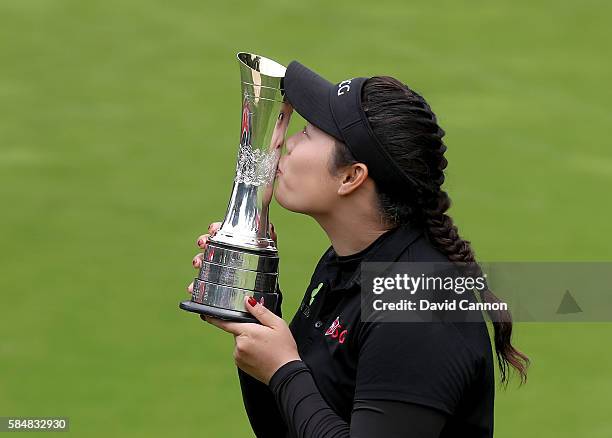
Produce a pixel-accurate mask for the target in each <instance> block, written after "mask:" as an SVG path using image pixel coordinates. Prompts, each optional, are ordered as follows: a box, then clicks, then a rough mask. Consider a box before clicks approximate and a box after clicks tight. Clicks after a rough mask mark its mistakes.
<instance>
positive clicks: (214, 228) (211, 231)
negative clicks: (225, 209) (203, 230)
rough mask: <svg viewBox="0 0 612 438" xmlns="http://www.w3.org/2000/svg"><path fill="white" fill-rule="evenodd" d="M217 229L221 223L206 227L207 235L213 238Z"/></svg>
mask: <svg viewBox="0 0 612 438" xmlns="http://www.w3.org/2000/svg"><path fill="white" fill-rule="evenodd" d="M219 228H221V222H213V223H211V224H210V225H209V226H208V233H209V234H212V235H213V236H214V235H215V233H216V232H217V231H219Z"/></svg>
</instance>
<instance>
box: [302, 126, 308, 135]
mask: <svg viewBox="0 0 612 438" xmlns="http://www.w3.org/2000/svg"><path fill="white" fill-rule="evenodd" d="M302 133H303V134H305V135H308V133H307V132H306V125H304V129H302Z"/></svg>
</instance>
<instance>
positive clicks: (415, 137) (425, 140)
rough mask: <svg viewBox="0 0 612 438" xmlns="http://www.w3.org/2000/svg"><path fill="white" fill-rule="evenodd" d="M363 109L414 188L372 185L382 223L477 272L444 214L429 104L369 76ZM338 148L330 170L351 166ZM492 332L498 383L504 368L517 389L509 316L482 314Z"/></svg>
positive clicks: (518, 361)
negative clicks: (410, 226)
mask: <svg viewBox="0 0 612 438" xmlns="http://www.w3.org/2000/svg"><path fill="white" fill-rule="evenodd" d="M362 102H363V109H364V111H365V113H366V115H367V118H368V121H369V123H370V126H371V127H372V130H373V131H374V134H375V135H376V137H377V138H378V140H379V141H380V143H381V144H382V146H383V147H384V148H385V149H386V150H387V152H388V153H389V154H390V155H391V157H392V158H393V159H394V160H395V161H396V162H397V163H398V164H399V166H400V167H401V168H402V170H404V172H406V173H407V174H409V175H410V176H412V177H413V178H414V180H415V181H416V182H417V183H418V186H416V187H407V189H406V190H407V193H406V196H402V197H398V196H397V195H391V194H389V193H385V192H384V191H383V190H381V189H380V188H379V187H378V186H377V187H376V190H377V193H378V200H379V204H380V211H381V214H382V217H383V219H384V221H385V222H386V223H388V224H389V225H391V226H396V225H399V224H403V223H417V224H419V225H421V226H422V227H423V228H424V229H425V230H426V232H427V235H428V237H429V239H430V240H431V242H432V243H433V244H434V245H435V246H436V247H437V248H438V249H439V250H440V251H441V252H442V253H444V254H445V255H446V256H447V257H448V259H449V260H450V261H451V262H457V263H468V264H470V265H471V266H475V267H476V269H477V271H478V273H479V274H480V275H482V271H481V269H480V267H479V265H478V263H477V262H476V258H475V256H474V251H473V250H472V248H471V246H470V242H469V241H468V240H463V239H462V238H461V237H460V236H459V232H458V230H457V226H456V225H455V224H454V223H453V219H452V218H451V217H450V216H449V215H448V214H446V211H447V210H448V209H449V208H450V205H451V200H450V198H449V196H448V194H447V193H446V192H445V191H444V190H442V189H441V186H442V184H443V183H444V169H445V168H446V166H447V164H448V162H447V160H446V158H445V157H444V152H446V146H445V145H444V143H443V142H442V137H444V135H445V132H444V130H443V129H442V128H441V127H440V126H439V125H438V122H437V118H436V115H435V114H434V113H433V111H432V110H431V108H430V106H429V104H428V103H427V102H426V101H425V99H424V98H423V97H422V96H421V95H419V94H418V93H417V92H415V91H413V90H411V89H410V88H409V87H408V86H407V85H405V84H403V83H401V82H400V81H398V80H397V79H395V78H392V77H389V76H375V77H372V78H370V79H368V81H366V83H365V84H364V86H363V90H362ZM356 162H357V161H356V160H355V158H354V156H353V155H352V153H351V152H350V150H349V149H348V148H347V147H346V145H344V144H343V143H339V142H336V148H335V153H334V155H333V157H332V162H331V167H332V169H333V170H334V171H337V170H338V169H340V168H343V167H345V166H348V165H351V164H353V163H356ZM481 299H482V300H483V301H485V302H489V303H492V302H499V299H498V298H497V297H496V296H495V295H494V294H493V293H492V292H491V291H490V290H489V289H488V287H487V288H486V289H485V290H484V291H482V292H481ZM488 313H489V315H490V317H491V320H492V321H493V328H494V333H495V334H494V341H495V352H496V355H497V359H498V364H499V369H500V377H501V382H502V384H503V385H504V386H505V385H507V383H508V380H509V377H510V376H509V370H510V369H509V367H513V368H514V369H515V370H516V371H517V372H518V373H519V376H520V382H521V384H522V383H524V382H526V380H527V368H528V366H529V358H528V357H527V356H526V355H525V354H523V353H522V352H520V351H519V350H517V349H516V348H515V347H514V346H513V345H512V343H511V337H512V316H511V314H510V312H509V311H507V310H490V311H488Z"/></svg>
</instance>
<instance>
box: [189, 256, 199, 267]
mask: <svg viewBox="0 0 612 438" xmlns="http://www.w3.org/2000/svg"><path fill="white" fill-rule="evenodd" d="M199 260H200V259H199V258H198V257H195V258H194V259H193V260H192V261H191V263H192V264H193V267H194V268H197V267H198V265H199V263H198V261H199Z"/></svg>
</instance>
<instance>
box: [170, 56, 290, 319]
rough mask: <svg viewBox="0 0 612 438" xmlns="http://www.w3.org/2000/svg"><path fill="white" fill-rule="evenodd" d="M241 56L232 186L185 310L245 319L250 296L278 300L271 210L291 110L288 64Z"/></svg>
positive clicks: (269, 303) (273, 303) (272, 304)
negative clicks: (284, 84)
mask: <svg viewBox="0 0 612 438" xmlns="http://www.w3.org/2000/svg"><path fill="white" fill-rule="evenodd" d="M237 56H238V63H239V66H240V77H241V90H242V102H241V105H242V111H241V123H240V141H239V146H238V157H237V159H236V173H235V177H234V184H233V187H232V193H231V196H230V199H229V203H228V206H227V211H226V214H225V218H224V220H223V222H222V224H221V227H220V228H219V230H218V231H217V232H216V233H215V235H214V236H212V237H210V238H209V239H208V244H207V246H206V250H205V251H204V256H203V262H202V267H201V268H200V271H199V273H198V277H197V278H196V279H195V281H194V287H193V293H192V298H191V302H184V303H181V308H182V309H184V310H187V311H190V312H197V313H204V314H211V315H213V316H219V315H221V317H224V318H228V319H235V320H243V321H244V320H247V319H248V318H252V316H251V315H250V313H248V311H247V310H246V309H245V307H244V299H245V297H246V296H253V297H255V298H256V299H257V300H258V301H259V302H261V303H263V304H264V305H265V306H266V307H268V308H270V309H272V310H276V305H277V303H278V298H279V295H278V293H277V291H278V262H279V259H278V250H277V249H276V245H275V243H274V241H273V240H272V239H271V237H270V233H269V225H268V223H269V220H268V213H269V206H270V202H271V201H272V194H273V190H274V179H275V177H276V169H277V166H278V160H279V158H280V153H281V147H282V145H283V143H284V141H285V134H286V132H287V127H288V126H289V120H290V118H291V112H292V109H291V106H290V105H289V104H288V103H285V102H283V90H281V80H282V78H283V76H284V75H285V67H283V66H282V65H280V64H278V63H277V62H275V61H272V60H271V59H267V58H264V57H262V56H259V55H255V54H252V53H242V52H241V53H238V55H237ZM189 303H193V304H192V305H190V304H189ZM199 305H202V306H199ZM234 312H237V313H234Z"/></svg>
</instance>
